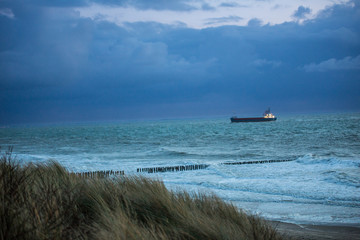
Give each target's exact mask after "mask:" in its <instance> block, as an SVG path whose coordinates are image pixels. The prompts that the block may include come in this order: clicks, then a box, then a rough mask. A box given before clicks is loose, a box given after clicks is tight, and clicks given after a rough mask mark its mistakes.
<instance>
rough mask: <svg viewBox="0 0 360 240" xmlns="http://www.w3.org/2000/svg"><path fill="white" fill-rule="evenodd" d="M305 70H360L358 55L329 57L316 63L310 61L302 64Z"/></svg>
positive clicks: (359, 56)
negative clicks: (341, 57)
mask: <svg viewBox="0 0 360 240" xmlns="http://www.w3.org/2000/svg"><path fill="white" fill-rule="evenodd" d="M304 69H305V71H307V72H327V71H337V70H360V55H358V56H356V57H350V56H347V57H345V58H343V59H335V58H330V59H328V60H325V61H322V62H320V63H318V64H316V63H311V64H308V65H305V66H304Z"/></svg>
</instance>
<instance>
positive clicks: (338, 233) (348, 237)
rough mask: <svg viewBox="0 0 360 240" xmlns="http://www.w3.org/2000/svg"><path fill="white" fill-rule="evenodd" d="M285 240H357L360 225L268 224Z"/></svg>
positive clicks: (359, 234)
mask: <svg viewBox="0 0 360 240" xmlns="http://www.w3.org/2000/svg"><path fill="white" fill-rule="evenodd" d="M270 223H271V225H272V226H273V227H275V228H276V229H277V230H278V232H279V233H281V234H282V235H283V236H284V237H285V239H294V240H300V239H301V240H335V239H336V240H356V239H357V240H359V239H360V225H358V226H355V225H343V226H338V225H337V226H336V225H310V224H292V223H284V222H278V221H271V222H270Z"/></svg>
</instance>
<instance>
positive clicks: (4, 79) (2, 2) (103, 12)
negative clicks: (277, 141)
mask: <svg viewBox="0 0 360 240" xmlns="http://www.w3.org/2000/svg"><path fill="white" fill-rule="evenodd" d="M0 31H1V34H0V126H1V125H8V124H18V123H48V122H50V123H51V122H72V121H73V122H78V121H103V120H111V121H112V120H132V119H140V120H141V119H163V118H182V117H208V116H209V117H210V116H229V117H230V116H232V115H234V114H237V115H249V114H251V115H261V114H262V113H263V111H264V110H265V109H266V108H267V107H271V109H272V112H273V113H274V114H275V115H279V114H280V115H281V114H284V113H306V112H309V113H316V112H320V113H322V112H348V111H352V112H359V111H360V1H353V0H350V1H345V0H342V1H341V0H338V1H337V0H316V1H310V0H293V1H286V0H242V1H231V0H230V1H226V0H152V1H149V0H108V1H103V0H78V1H73V0H52V1H47V0H0Z"/></svg>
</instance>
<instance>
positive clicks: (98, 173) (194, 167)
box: [73, 160, 294, 178]
mask: <svg viewBox="0 0 360 240" xmlns="http://www.w3.org/2000/svg"><path fill="white" fill-rule="evenodd" d="M290 161H294V160H257V161H243V162H225V163H221V164H223V165H243V164H262V163H277V162H290ZM209 166H210V165H209V164H192V165H178V166H166V167H147V168H137V169H136V172H146V173H158V172H178V171H192V170H200V169H205V168H207V167H209ZM73 174H76V175H78V176H81V177H88V178H104V177H110V176H119V175H120V176H122V175H125V172H124V171H113V170H108V171H92V172H80V173H73Z"/></svg>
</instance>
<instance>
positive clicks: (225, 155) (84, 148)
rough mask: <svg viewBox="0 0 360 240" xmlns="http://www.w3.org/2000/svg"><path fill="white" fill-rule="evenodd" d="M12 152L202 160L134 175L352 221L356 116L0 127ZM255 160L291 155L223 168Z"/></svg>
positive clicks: (359, 185) (100, 165) (117, 163)
mask: <svg viewBox="0 0 360 240" xmlns="http://www.w3.org/2000/svg"><path fill="white" fill-rule="evenodd" d="M0 146H2V147H3V149H5V148H6V147H7V146H13V147H14V154H15V155H16V157H17V159H18V160H20V161H24V162H30V161H32V162H45V161H47V160H48V159H55V160H57V161H58V162H60V163H61V164H62V165H64V166H65V167H66V168H68V169H69V170H71V171H76V172H82V171H93V170H124V171H125V173H126V174H129V175H131V174H140V173H137V172H136V169H137V168H146V167H160V166H174V165H185V164H209V167H208V168H206V169H203V170H197V171H186V172H165V173H157V174H148V173H141V174H142V175H145V176H149V177H155V178H159V179H162V180H163V181H164V182H165V184H166V186H167V187H168V188H169V189H173V190H177V189H186V190H188V191H201V192H206V193H210V192H212V193H215V194H217V195H219V196H220V197H221V198H223V199H224V200H226V201H231V202H232V203H234V204H235V205H237V206H239V207H241V208H244V209H246V210H247V211H249V212H252V213H256V214H259V215H261V216H263V217H265V218H268V219H272V220H281V221H289V222H296V223H300V222H306V223H309V222H315V223H349V224H358V223H360V114H358V113H354V114H326V115H325V114H324V115H302V116H284V117H282V116H279V117H278V120H277V121H275V122H267V123H230V120H229V119H228V118H219V119H197V120H188V119H187V120H167V121H147V122H127V123H125V122H122V123H92V124H89V123H87V124H62V125H61V124H58V125H51V126H44V125H43V126H26V127H21V126H17V127H11V128H1V129H0ZM254 160H293V161H290V162H279V163H267V164H256V165H224V164H222V163H227V162H239V161H254Z"/></svg>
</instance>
